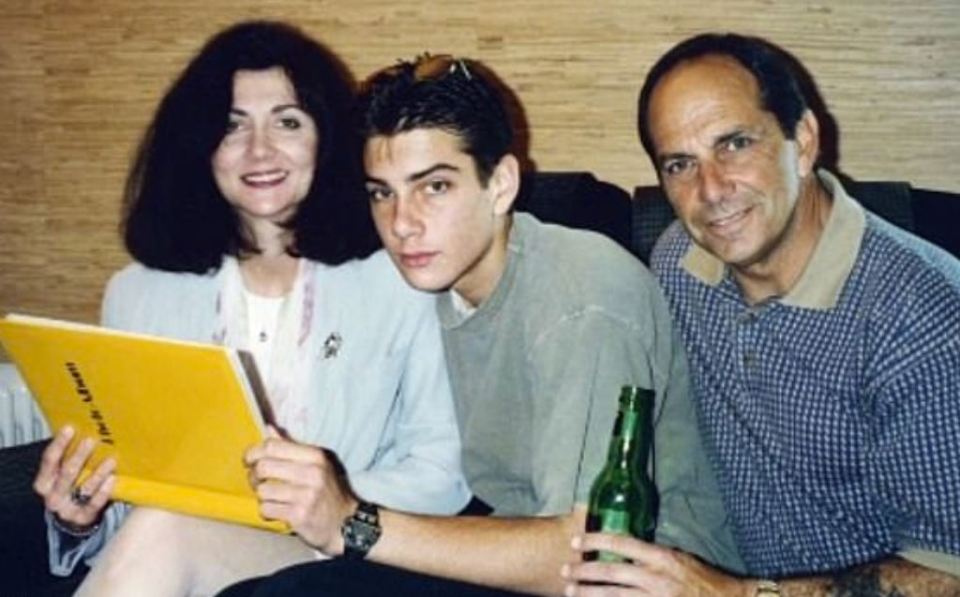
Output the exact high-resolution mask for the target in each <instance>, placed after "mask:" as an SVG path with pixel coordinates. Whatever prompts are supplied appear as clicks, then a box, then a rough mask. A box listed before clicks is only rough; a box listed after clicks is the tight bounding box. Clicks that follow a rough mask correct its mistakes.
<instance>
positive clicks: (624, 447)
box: [607, 405, 652, 474]
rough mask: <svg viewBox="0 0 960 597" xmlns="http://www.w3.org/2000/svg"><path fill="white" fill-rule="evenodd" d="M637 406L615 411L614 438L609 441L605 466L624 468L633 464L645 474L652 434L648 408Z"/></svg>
mask: <svg viewBox="0 0 960 597" xmlns="http://www.w3.org/2000/svg"><path fill="white" fill-rule="evenodd" d="M637 406H639V408H635V407H634V408H621V409H620V410H619V412H618V413H617V421H616V424H615V425H614V436H615V438H616V440H615V441H612V442H610V452H609V454H608V455H607V466H608V467H613V468H618V469H624V470H627V469H630V468H632V467H634V466H635V467H636V470H637V471H638V472H639V473H641V474H645V473H646V471H647V457H648V454H649V452H650V440H651V437H650V436H651V434H652V429H651V427H650V416H649V415H650V412H649V411H650V409H649V408H645V407H644V405H637Z"/></svg>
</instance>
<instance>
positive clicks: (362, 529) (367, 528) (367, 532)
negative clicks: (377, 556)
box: [343, 519, 380, 553]
mask: <svg viewBox="0 0 960 597" xmlns="http://www.w3.org/2000/svg"><path fill="white" fill-rule="evenodd" d="M379 538H380V527H379V526H374V525H372V524H369V523H367V522H362V521H359V520H356V519H351V520H350V521H349V522H348V523H347V524H346V526H345V527H344V529H343V539H344V541H345V542H346V546H347V547H348V548H349V549H355V550H357V551H362V552H363V553H366V552H368V551H370V548H371V547H373V544H374V543H376V542H377V539H379Z"/></svg>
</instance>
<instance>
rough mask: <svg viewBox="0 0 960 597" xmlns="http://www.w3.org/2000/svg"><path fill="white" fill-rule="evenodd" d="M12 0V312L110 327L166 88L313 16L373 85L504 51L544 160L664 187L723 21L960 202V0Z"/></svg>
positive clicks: (1, 85)
mask: <svg viewBox="0 0 960 597" xmlns="http://www.w3.org/2000/svg"><path fill="white" fill-rule="evenodd" d="M839 4H840V3H830V2H804V1H797V0H793V1H783V0H725V1H723V2H721V1H719V0H713V1H704V0H674V2H671V3H660V2H650V1H649V0H592V1H590V0H578V1H562V0H510V1H507V0H490V1H487V2H480V1H463V2H458V3H439V2H435V1H426V0H411V1H406V2H404V1H402V0H393V1H384V0H259V1H256V2H254V1H250V0H231V1H230V2H227V1H225V0H206V1H205V2H202V3H198V2H195V1H194V0H190V1H186V0H174V1H166V2H130V1H128V0H99V1H98V2H96V3H94V2H89V1H87V0H76V1H69V2H68V1H51V0H45V1H30V0H3V7H2V8H3V10H2V11H0V131H2V135H0V176H2V177H3V184H2V185H0V312H5V311H11V310H17V311H27V312H32V313H38V314H44V315H50V316H59V317H68V318H73V319H79V320H86V321H95V320H96V318H97V305H98V303H99V300H100V293H101V290H102V287H103V284H104V283H105V281H106V279H107V277H108V276H109V274H110V272H111V271H112V270H114V269H116V268H118V267H120V266H121V265H122V264H123V263H124V262H125V261H126V260H127V257H126V256H125V254H124V252H123V250H122V247H121V246H120V244H119V241H118V237H117V233H116V229H117V219H118V213H119V197H120V189H121V187H122V184H123V179H124V173H125V171H126V168H127V162H128V160H129V157H130V155H131V152H132V151H133V148H134V147H135V146H136V143H137V142H138V140H139V136H140V134H141V132H142V130H143V128H144V126H145V124H146V122H147V120H148V119H149V117H150V114H151V113H152V110H153V108H154V106H155V105H156V102H157V100H158V99H159V97H160V95H161V93H162V92H163V90H164V89H165V88H166V86H167V85H168V84H169V82H170V80H171V79H172V77H174V76H175V75H176V73H177V72H179V70H180V69H181V68H182V67H183V65H184V63H185V62H186V61H187V60H188V59H189V57H190V56H191V55H192V54H193V53H194V52H195V51H196V49H197V48H198V47H199V45H200V44H201V43H202V42H203V41H204V40H205V39H206V38H207V37H208V36H209V35H210V34H212V33H213V32H215V31H216V30H218V29H219V28H221V27H223V26H226V25H228V24H230V23H232V22H234V21H236V20H240V19H245V18H255V17H267V18H282V19H286V20H290V21H293V22H295V23H298V24H300V25H301V26H302V27H303V28H304V29H305V30H307V31H308V32H309V33H311V34H313V35H315V36H317V37H318V38H320V39H322V40H324V41H325V42H326V43H327V44H328V45H330V46H331V47H332V48H333V49H334V50H336V51H337V52H338V53H340V54H341V56H343V58H344V60H345V61H346V63H347V64H348V65H350V67H351V68H352V69H353V71H354V73H355V74H357V75H358V76H363V75H366V74H368V73H369V72H370V71H372V70H374V69H376V68H379V67H381V66H384V65H386V64H388V63H390V62H393V61H394V60H396V59H397V58H400V57H405V58H408V57H411V56H413V55H414V54H416V53H419V52H421V51H424V50H430V51H433V52H435V53H438V52H452V53H456V54H462V55H468V56H471V57H475V58H479V59H482V60H485V61H486V62H488V63H489V64H490V66H492V67H493V68H494V69H495V70H496V71H497V72H498V73H499V74H500V75H501V77H502V78H503V79H504V81H506V82H507V83H508V84H510V85H511V86H512V87H513V88H514V89H515V90H516V92H517V94H518V96H519V97H520V99H521V101H522V102H523V107H524V110H525V114H526V117H527V120H528V123H529V126H530V132H531V153H532V158H533V160H534V161H535V162H536V163H537V165H538V166H539V167H540V168H542V169H549V170H559V169H578V170H579V169H585V170H592V171H594V172H595V173H596V174H597V175H598V176H599V177H601V178H603V179H606V180H609V181H612V182H615V183H617V184H619V185H621V186H623V187H624V188H628V189H629V188H631V187H633V186H634V185H637V184H650V183H652V182H653V181H654V176H653V172H652V170H651V169H650V167H649V165H648V163H647V160H646V158H645V156H644V155H643V154H642V152H641V150H640V147H639V143H638V142H637V140H636V133H635V125H634V118H635V115H634V111H635V102H636V94H637V90H638V88H639V85H640V82H641V80H642V77H643V75H644V73H645V72H646V69H647V68H648V67H649V65H650V64H651V63H652V61H653V60H654V59H655V58H656V57H657V56H659V55H660V54H661V53H662V52H663V51H664V50H666V49H667V48H668V47H669V46H670V45H672V44H673V43H675V42H676V41H678V40H680V39H682V38H683V37H685V36H688V35H690V34H693V33H697V32H700V31H704V30H736V31H741V32H745V33H753V34H759V35H764V36H766V37H769V38H770V39H772V40H774V41H776V42H778V43H780V44H781V45H783V46H784V47H786V48H788V49H789V50H791V51H792V52H793V53H794V54H796V55H797V57H799V58H800V59H801V60H802V61H804V62H805V63H806V64H807V66H808V67H809V68H810V70H811V71H812V72H813V74H814V75H815V76H816V79H817V81H818V84H819V86H820V88H821V91H822V92H823V95H824V96H825V98H826V100H827V103H828V107H829V109H830V111H831V113H832V114H833V115H834V117H835V118H836V120H837V121H838V123H839V125H840V151H841V156H842V158H841V166H842V168H843V169H844V170H845V171H846V172H847V173H848V174H851V175H853V176H855V177H859V178H864V179H905V180H910V181H912V182H913V183H914V184H915V185H918V186H925V187H931V188H940V189H945V190H952V191H960V177H958V174H960V167H958V166H957V165H956V161H957V160H956V157H955V156H957V155H960V136H958V135H957V134H956V129H957V127H958V126H960V100H958V98H960V3H958V2H956V0H920V1H917V2H912V3H902V2H898V1H895V0H875V1H848V2H845V3H843V4H842V5H839Z"/></svg>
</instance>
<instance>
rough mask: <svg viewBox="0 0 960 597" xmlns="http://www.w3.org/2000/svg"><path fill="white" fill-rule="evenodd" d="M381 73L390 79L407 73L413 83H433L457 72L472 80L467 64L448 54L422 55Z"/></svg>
mask: <svg viewBox="0 0 960 597" xmlns="http://www.w3.org/2000/svg"><path fill="white" fill-rule="evenodd" d="M383 72H384V74H386V75H388V76H391V77H395V76H399V75H402V74H404V73H409V74H410V75H411V76H412V77H413V80H414V81H435V80H439V79H442V78H444V77H446V76H448V75H453V74H456V73H457V72H459V73H460V74H461V75H463V76H464V77H465V78H466V79H467V80H471V79H473V75H471V74H470V69H469V68H468V67H467V63H466V62H464V60H463V59H462V58H456V57H454V56H451V55H450V54H437V55H436V56H431V55H430V54H424V55H422V56H418V57H417V59H416V60H415V61H414V62H401V63H400V64H398V65H396V66H391V67H389V68H387V69H385V70H384V71H383Z"/></svg>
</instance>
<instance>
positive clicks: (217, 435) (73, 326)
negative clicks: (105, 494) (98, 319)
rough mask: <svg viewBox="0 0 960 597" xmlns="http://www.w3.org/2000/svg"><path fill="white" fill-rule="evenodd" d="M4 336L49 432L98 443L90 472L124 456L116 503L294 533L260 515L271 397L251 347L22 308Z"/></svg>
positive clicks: (5, 323)
mask: <svg viewBox="0 0 960 597" xmlns="http://www.w3.org/2000/svg"><path fill="white" fill-rule="evenodd" d="M0 342H2V343H3V345H4V347H5V348H6V351H7V354H8V355H9V357H10V358H11V359H12V360H13V362H14V363H15V364H16V366H17V369H18V370H19V371H20V373H21V375H22V376H23V378H24V381H25V382H26V385H27V387H28V388H29V389H30V392H31V393H32V394H33V397H34V400H36V401H37V404H38V405H39V407H40V410H41V411H42V412H43V414H44V416H45V417H46V419H47V422H48V423H49V425H50V428H51V429H53V430H56V429H59V428H61V427H63V426H64V425H68V424H69V425H72V426H73V427H74V428H75V429H76V430H77V432H78V433H77V438H78V439H79V438H81V437H93V438H97V439H99V440H100V441H99V442H98V444H97V448H96V450H95V452H94V454H93V456H92V457H91V459H90V462H89V463H88V464H89V465H90V466H89V467H88V469H87V470H86V473H87V474H89V473H90V472H91V471H92V470H93V468H95V467H96V465H97V464H98V463H99V462H101V461H102V460H103V459H104V458H107V457H110V456H112V457H114V458H116V460H117V468H116V473H115V474H116V477H117V483H116V485H115V487H114V490H113V498H114V499H116V500H122V501H127V502H130V503H133V504H140V505H145V506H154V507H157V508H165V509H168V510H175V511H178V512H183V513H186V514H193V515H196V516H204V517H208V518H215V519H219V520H225V521H229V522H236V523H241V524H245V525H251V526H255V527H259V528H265V529H270V530H274V531H279V532H288V531H289V528H288V527H287V525H286V524H284V523H281V522H277V521H268V520H265V519H263V518H261V516H260V514H259V511H258V505H257V499H256V495H255V494H254V492H253V489H251V487H250V485H249V483H248V481H247V469H246V468H245V466H244V464H243V453H244V451H245V450H246V449H247V448H248V447H250V446H252V445H253V444H255V443H257V442H259V441H261V440H262V439H263V437H264V418H263V414H262V411H261V405H263V404H264V403H263V402H262V401H259V402H258V399H257V396H258V393H257V392H255V391H254V389H255V388H258V387H259V385H260V384H259V382H258V378H257V376H256V371H255V368H254V367H253V366H252V365H253V363H252V360H251V359H250V358H249V355H247V354H246V353H241V352H238V351H236V350H233V349H230V348H226V347H224V346H216V345H212V344H200V343H195V342H184V341H180V340H172V339H169V338H160V337H156V336H148V335H144V334H134V333H129V332H119V331H115V330H110V329H106V328H102V327H97V326H92V325H84V324H78V323H72V322H66V321H59V320H54V319H44V318H38V317H28V316H24V315H15V314H11V315H7V316H6V317H5V318H3V319H0ZM76 441H78V440H75V442H74V443H75V444H76Z"/></svg>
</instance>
